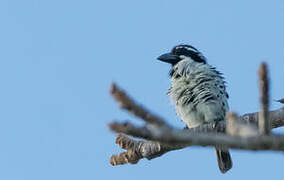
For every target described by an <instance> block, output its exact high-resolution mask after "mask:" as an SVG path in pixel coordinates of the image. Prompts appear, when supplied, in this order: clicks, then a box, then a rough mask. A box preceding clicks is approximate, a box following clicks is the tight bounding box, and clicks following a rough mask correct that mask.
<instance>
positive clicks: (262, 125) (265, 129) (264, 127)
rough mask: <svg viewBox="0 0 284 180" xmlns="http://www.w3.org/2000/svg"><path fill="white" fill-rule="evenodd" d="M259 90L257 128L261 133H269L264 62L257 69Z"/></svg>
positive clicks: (267, 84) (267, 95) (266, 75)
mask: <svg viewBox="0 0 284 180" xmlns="http://www.w3.org/2000/svg"><path fill="white" fill-rule="evenodd" d="M258 76H259V90H260V111H259V120H258V128H259V132H260V133H261V134H266V135H268V134H270V121H269V120H268V119H269V117H268V116H269V80H268V70H267V65H266V63H262V64H261V66H260V68H259V71H258Z"/></svg>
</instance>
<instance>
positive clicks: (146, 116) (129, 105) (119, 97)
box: [110, 83, 168, 126]
mask: <svg viewBox="0 0 284 180" xmlns="http://www.w3.org/2000/svg"><path fill="white" fill-rule="evenodd" d="M110 93H111V95H112V96H113V97H114V98H115V100H116V101H117V102H119V103H120V107H121V108H122V109H125V110H127V111H128V112H129V113H131V114H133V115H135V116H137V117H139V118H141V119H142V120H143V121H145V122H147V123H149V124H153V125H157V126H168V125H167V123H166V121H164V120H163V119H162V118H160V117H158V116H156V115H154V114H152V113H150V112H149V111H148V110H146V109H145V108H144V107H143V106H141V105H137V104H136V103H135V102H134V100H132V99H131V98H130V97H129V96H128V95H127V94H126V93H125V92H124V91H123V90H121V89H120V88H118V86H117V85H116V84H115V83H112V84H111V88H110Z"/></svg>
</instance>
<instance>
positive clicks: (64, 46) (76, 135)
mask: <svg viewBox="0 0 284 180" xmlns="http://www.w3.org/2000/svg"><path fill="white" fill-rule="evenodd" d="M283 9H284V2H283V1H280V0H271V1H256V0H255V1H254V0H252V1H245V0H239V1H234V2H233V1H224V0H223V1H185V0H176V1H168V0H156V1H150V0H145V1H130V0H121V1H109V0H105V1H99V0H92V1H91V0H81V1H72V0H71V1H70V0H69V1H67V0H59V1H55V0H49V1H43V0H42V1H40V0H25V1H20V0H1V1H0V23H1V28H0V52H1V53H0V83H1V88H0V99H1V102H0V117H1V121H0V142H1V146H0V179H5V180H9V179H11V180H16V179H17V180H19V179H24V180H26V179H27V180H36V179H42V180H45V179H53V180H57V179H60V180H61V179H69V180H72V179H85V180H88V179H99V178H100V179H111V178H116V179H125V180H127V179H137V180H140V179H141V180H142V179H154V178H161V179H164V180H167V179H174V178H175V179H193V178H194V179H196V178H198V179H205V178H214V179H215V178H219V179H227V178H230V179H241V178H246V179H248V178H251V177H254V178H255V179H267V178H272V179H273V178H278V179H280V178H281V177H282V176H283V174H282V173H281V167H282V166H283V160H284V157H283V154H282V153H275V152H250V151H239V150H232V151H231V152H232V158H233V160H234V168H233V169H232V170H231V171H230V172H229V173H227V174H225V175H222V174H221V173H219V170H218V168H217V162H216V157H215V152H214V150H213V148H201V147H189V148H187V149H184V150H180V151H176V152H170V153H168V154H166V155H164V156H163V157H161V158H157V159H154V160H152V161H148V160H141V161H140V162H139V164H137V165H125V166H118V167H112V166H111V165H110V164H109V157H110V156H111V155H112V154H115V153H118V152H121V150H120V149H119V148H118V146H117V145H115V144H114V141H115V134H114V133H112V132H110V131H109V130H108V128H107V124H108V123H109V122H111V121H113V120H118V121H125V120H131V122H134V123H137V124H141V122H139V121H138V120H137V119H136V118H134V117H132V116H129V115H128V114H127V113H125V112H123V111H120V110H119V109H118V108H117V104H116V103H115V102H114V101H113V100H112V98H111V97H110V96H109V86H110V83H111V82H113V81H115V82H117V83H118V84H119V85H120V86H121V87H122V88H124V89H127V90H128V92H129V94H130V95H131V96H133V97H135V99H136V100H137V101H138V102H140V103H142V104H144V105H145V106H146V107H148V108H149V109H152V110H153V111H154V112H155V113H157V114H160V115H161V116H163V117H164V118H166V119H167V120H168V121H169V123H171V124H172V125H174V126H175V127H178V128H182V127H183V124H182V123H181V122H180V120H179V119H178V117H176V115H175V113H174V109H173V107H172V106H171V105H170V104H169V100H168V97H167V96H166V91H167V88H168V87H169V80H168V76H167V75H168V71H169V66H167V65H166V64H163V63H160V62H158V61H157V60H156V57H157V56H159V55H160V54H162V53H164V52H167V51H169V50H170V49H171V48H172V47H173V46H174V45H176V44H179V43H188V44H191V45H194V46H195V47H196V48H198V49H199V50H200V51H202V52H203V54H204V55H205V56H206V57H207V59H208V62H209V63H210V64H212V65H214V66H216V67H217V69H218V70H220V71H222V72H223V73H224V75H225V77H226V80H227V82H228V92H229V94H230V100H229V104H230V107H231V109H233V110H234V111H236V112H238V113H240V114H243V113H246V112H254V111H257V110H258V89H257V81H256V80H257V68H258V66H259V64H260V62H261V61H264V60H265V61H267V63H268V64H269V69H270V76H271V79H273V81H272V82H271V87H272V90H271V98H272V99H279V98H283V97H284V94H283V78H284V75H283V73H282V72H283V66H284V62H283V59H284V54H283V42H284V36H283V32H284V25H283V19H284V11H283ZM279 107H281V105H280V104H277V103H275V102H272V104H271V108H272V109H276V108H279ZM281 131H282V132H283V130H281V129H280V130H277V132H281Z"/></svg>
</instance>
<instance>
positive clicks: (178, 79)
mask: <svg viewBox="0 0 284 180" xmlns="http://www.w3.org/2000/svg"><path fill="white" fill-rule="evenodd" d="M158 60H160V61H163V62H166V63H169V64H171V65H172V66H171V70H170V74H169V75H170V79H171V87H170V88H169V90H168V94H169V95H170V97H171V100H172V102H173V103H174V104H175V109H176V113H177V115H179V116H180V118H181V120H182V121H183V122H184V123H185V124H186V125H187V127H188V128H193V127H197V126H199V125H201V124H204V123H210V122H216V123H218V121H221V120H224V118H225V115H226V112H227V111H228V110H229V106H228V102H227V99H228V98H229V96H228V93H227V92H226V86H225V81H224V78H223V76H222V73H220V72H219V71H217V70H216V68H215V67H212V66H210V65H209V64H207V61H206V58H205V57H204V56H203V55H202V54H201V53H200V52H199V51H198V50H197V49H196V48H194V47H193V46H190V45H184V44H181V45H177V46H175V47H174V48H173V49H172V50H171V52H170V53H166V54H163V55H161V56H159V57H158ZM215 149H216V153H217V160H218V165H219V169H220V171H221V172H222V173H225V172H227V171H228V170H229V169H231V168H232V160H231V156H230V153H229V151H228V150H226V149H224V148H222V150H221V149H218V147H215Z"/></svg>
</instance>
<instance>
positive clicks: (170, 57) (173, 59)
mask: <svg viewBox="0 0 284 180" xmlns="http://www.w3.org/2000/svg"><path fill="white" fill-rule="evenodd" d="M157 59H158V60H160V61H163V62H166V63H170V64H172V65H173V64H176V63H177V62H179V61H180V58H179V57H178V56H177V55H174V54H172V53H166V54H163V55H161V56H159V57H158V58H157Z"/></svg>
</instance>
